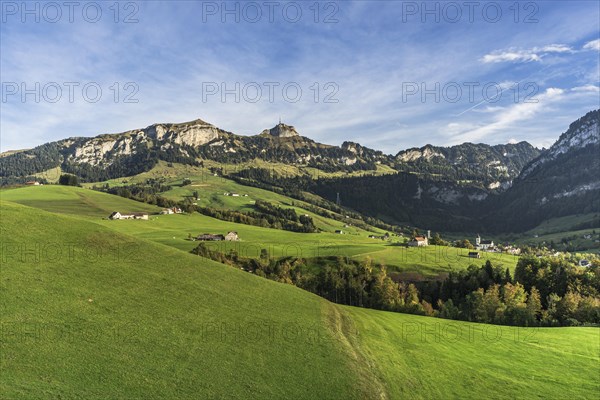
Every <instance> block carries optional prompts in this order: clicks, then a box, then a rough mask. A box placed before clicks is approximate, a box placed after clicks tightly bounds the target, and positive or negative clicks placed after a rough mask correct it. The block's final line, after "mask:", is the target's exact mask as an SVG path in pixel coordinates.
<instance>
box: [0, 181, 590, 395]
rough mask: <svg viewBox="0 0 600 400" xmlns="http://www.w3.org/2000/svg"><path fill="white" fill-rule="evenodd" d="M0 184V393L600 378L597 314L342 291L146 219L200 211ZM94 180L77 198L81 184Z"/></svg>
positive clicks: (548, 390) (400, 390)
mask: <svg viewBox="0 0 600 400" xmlns="http://www.w3.org/2000/svg"><path fill="white" fill-rule="evenodd" d="M38 189H41V190H38ZM0 194H1V198H2V199H1V201H0V210H1V221H2V223H1V228H0V229H1V230H0V234H1V237H2V247H1V250H2V254H1V258H2V271H1V273H0V293H1V301H0V324H1V327H2V330H1V331H0V335H1V336H0V345H1V347H0V361H1V367H2V368H1V373H0V392H1V393H2V395H3V398H7V399H15V398H19V399H20V398H24V399H57V398H62V399H72V398H85V399H107V398H111V399H184V398H211V399H220V398H222V399H226V398H227V399H229V398H239V399H246V398H261V399H262V398H264V399H270V398H273V399H279V398H293V399H315V398H319V399H403V398H416V399H431V398H436V399H438V398H444V399H446V398H448V399H449V398H457V399H458V398H460V399H467V398H472V399H480V398H486V399H504V398H523V399H525V398H527V399H529V398H540V399H548V398H582V399H583V398H590V399H591V398H597V394H598V392H599V391H600V385H599V381H598V379H597V378H598V375H599V374H600V355H599V353H600V330H599V329H598V328H511V327H500V326H494V325H481V324H473V323H465V322H459V321H450V320H442V319H435V318H428V317H419V316H413V315H404V314H398V313H389V312H382V311H375V310H369V309H360V308H353V307H346V306H339V305H336V304H332V303H330V302H328V301H326V300H324V299H321V298H319V297H317V296H315V295H313V294H311V293H308V292H305V291H303V290H300V289H298V288H296V287H294V286H291V285H285V284H281V283H277V282H273V281H269V280H266V279H262V278H259V277H256V276H254V275H251V274H248V273H246V272H243V271H239V270H237V269H235V268H231V267H226V266H224V265H222V264H218V263H214V262H211V261H208V260H206V259H203V258H200V257H196V256H193V255H191V254H188V253H186V252H183V251H180V249H177V248H175V247H174V246H171V245H168V243H160V241H159V240H155V238H153V235H152V234H150V233H147V235H142V234H141V233H142V232H144V231H147V232H151V231H152V230H151V228H150V227H152V226H153V225H152V223H153V222H154V221H158V222H157V223H159V224H160V223H162V222H160V221H161V218H162V220H166V219H167V217H174V218H173V220H177V219H179V220H180V222H178V224H179V223H182V222H181V221H184V220H186V219H188V220H191V221H195V217H194V218H192V217H191V216H182V215H175V216H165V217H164V218H163V217H159V219H158V220H154V221H152V220H151V221H106V220H102V219H101V218H102V217H103V216H105V214H106V212H105V211H106V210H105V209H104V206H103V205H102V204H103V203H104V201H107V202H108V201H113V202H114V203H111V204H109V205H107V206H106V207H107V209H111V210H112V208H114V207H121V208H123V209H125V208H126V207H133V206H134V205H135V204H137V203H135V202H130V201H129V200H126V199H120V198H112V197H113V196H109V195H105V194H102V193H95V192H92V191H89V190H87V189H75V188H56V187H50V186H47V187H41V188H40V187H31V188H24V189H15V190H8V191H2V192H0ZM88 194H89V196H90V198H89V199H87V200H86V201H87V202H89V204H90V206H89V207H90V209H89V212H85V211H84V210H85V208H86V206H85V205H84V204H81V205H79V206H77V201H75V199H77V198H79V199H81V198H82V197H83V198H86V197H87V196H88ZM108 197H111V199H110V200H109V199H108ZM9 198H10V199H11V200H9ZM60 199H65V200H68V199H70V201H72V202H73V203H71V205H72V206H73V207H74V208H72V209H71V210H70V211H68V210H66V208H64V207H60V206H59V205H58V203H60V202H61V200H60ZM16 200H19V203H26V202H28V203H29V204H28V205H24V204H17V203H16V202H15V201H16ZM26 200H27V201H26ZM93 204H96V205H95V206H92V205H93ZM142 206H143V205H140V207H142ZM78 207H79V208H78ZM132 211H135V210H132ZM148 211H151V210H148ZM200 217H201V216H199V218H200ZM198 221H202V219H198ZM113 222H114V223H113ZM129 222H131V224H127V223H129ZM205 223H206V224H208V222H206V221H205ZM164 224H165V226H168V223H164ZM215 226H216V225H215ZM123 227H126V228H123ZM204 227H205V226H201V228H204ZM161 229H162V228H160V227H159V228H156V230H157V231H160V230H161ZM261 233H262V234H266V231H265V232H263V231H257V233H256V234H257V236H258V235H260V234H261ZM276 233H280V232H279V231H277V232H275V233H274V235H275V234H276ZM155 234H157V233H156V232H155ZM248 235H250V231H248ZM348 236H350V235H348ZM340 240H342V239H340Z"/></svg>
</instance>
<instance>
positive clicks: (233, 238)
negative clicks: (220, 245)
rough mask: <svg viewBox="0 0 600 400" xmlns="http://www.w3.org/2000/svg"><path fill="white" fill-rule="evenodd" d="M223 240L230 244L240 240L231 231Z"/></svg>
mask: <svg viewBox="0 0 600 400" xmlns="http://www.w3.org/2000/svg"><path fill="white" fill-rule="evenodd" d="M225 240H227V241H230V242H237V241H238V240H240V237H239V236H238V234H237V232H233V231H232V232H229V233H227V235H225Z"/></svg>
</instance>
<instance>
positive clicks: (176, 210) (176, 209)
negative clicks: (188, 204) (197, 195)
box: [160, 207, 181, 215]
mask: <svg viewBox="0 0 600 400" xmlns="http://www.w3.org/2000/svg"><path fill="white" fill-rule="evenodd" d="M160 213H161V214H163V215H171V214H181V208H179V207H172V208H165V209H163V210H162V211H161V212H160Z"/></svg>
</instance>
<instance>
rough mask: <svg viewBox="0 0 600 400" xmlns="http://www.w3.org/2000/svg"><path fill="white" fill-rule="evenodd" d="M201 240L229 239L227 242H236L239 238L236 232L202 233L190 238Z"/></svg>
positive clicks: (217, 240) (216, 240)
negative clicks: (224, 233)
mask: <svg viewBox="0 0 600 400" xmlns="http://www.w3.org/2000/svg"><path fill="white" fill-rule="evenodd" d="M196 240H199V241H202V242H219V241H223V240H225V241H229V242H237V241H238V240H240V237H239V236H238V234H237V232H233V231H231V232H228V233H227V235H222V234H213V233H203V234H202V235H198V236H196V237H195V238H192V241H196Z"/></svg>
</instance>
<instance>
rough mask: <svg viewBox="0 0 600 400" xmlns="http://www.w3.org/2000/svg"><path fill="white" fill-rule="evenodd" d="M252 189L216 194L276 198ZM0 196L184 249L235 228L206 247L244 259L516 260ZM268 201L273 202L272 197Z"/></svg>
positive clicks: (133, 206) (426, 271)
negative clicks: (128, 215)
mask: <svg viewBox="0 0 600 400" xmlns="http://www.w3.org/2000/svg"><path fill="white" fill-rule="evenodd" d="M219 179H220V178H219ZM227 182H230V181H227ZM249 189H253V188H249ZM256 190H257V193H253V194H252V196H249V197H243V196H241V197H230V196H223V195H221V196H222V197H224V198H227V199H228V200H230V201H231V202H238V207H239V208H242V207H243V204H244V203H245V204H250V202H252V201H254V200H255V199H262V200H269V199H266V198H265V197H264V196H262V195H263V193H262V192H265V193H271V194H272V195H273V196H279V195H277V194H275V193H272V192H267V191H264V190H260V189H256ZM258 191H260V192H258ZM259 196H261V197H259ZM0 197H1V198H2V199H4V200H8V201H14V202H17V203H20V204H24V205H28V206H32V207H37V208H41V209H43V210H46V211H50V212H56V213H63V214H69V215H74V216H78V217H82V218H86V219H88V220H90V221H93V222H95V223H98V224H101V225H104V226H106V227H109V228H111V229H114V230H116V231H118V232H121V233H124V234H129V235H134V236H136V237H139V238H144V239H147V240H151V241H154V242H157V243H160V244H165V245H168V246H171V247H175V248H177V249H179V250H183V251H185V252H189V251H191V250H192V249H193V248H194V247H196V246H197V244H198V242H193V241H191V240H189V236H190V235H191V236H194V237H195V236H197V235H199V234H201V233H227V232H229V231H236V232H238V234H239V237H240V239H241V240H240V241H239V242H214V243H209V244H208V245H209V246H211V247H212V248H214V249H218V250H219V251H222V252H228V251H229V250H230V249H234V250H236V251H237V252H238V253H239V254H240V255H242V256H245V257H258V256H259V255H260V252H261V249H263V248H264V249H267V250H268V251H269V255H270V256H271V257H275V258H279V257H287V256H292V257H303V258H313V257H322V256H341V257H350V258H355V259H358V260H364V259H366V258H367V257H369V258H371V259H372V260H374V261H375V262H376V263H380V264H383V265H386V266H387V267H388V269H389V270H390V271H391V272H396V273H417V274H421V275H424V276H435V275H438V274H440V273H447V272H449V271H451V270H456V269H462V268H466V267H468V266H469V265H470V264H482V263H483V262H485V259H486V258H488V259H490V260H491V261H492V262H493V263H494V264H498V265H500V264H501V265H502V266H504V267H506V268H509V269H511V270H513V269H514V267H515V265H516V261H517V258H516V257H514V256H511V255H506V254H496V253H482V255H483V258H482V259H480V260H477V259H472V258H469V257H468V250H466V249H458V248H453V247H443V246H428V247H425V248H406V247H404V246H400V245H399V243H398V242H399V240H400V238H397V237H393V238H392V241H390V242H388V241H383V240H380V239H370V238H369V237H368V236H369V235H371V234H373V232H371V231H366V230H363V229H360V228H358V227H344V224H343V223H342V222H340V221H336V220H332V219H329V218H324V217H321V216H316V215H315V216H314V219H315V223H316V224H317V226H319V228H321V229H323V230H324V232H319V233H296V232H289V231H284V230H276V229H270V228H262V227H256V226H250V225H245V224H236V223H232V222H225V221H221V220H218V219H214V218H211V217H207V216H204V215H201V214H198V213H195V214H191V215H183V214H180V215H151V216H150V219H149V220H148V221H130V220H125V221H112V220H107V217H108V215H110V213H111V212H113V211H120V212H135V211H146V212H150V213H153V212H154V213H157V212H159V211H160V209H159V208H157V207H154V206H151V205H147V204H144V203H140V202H136V201H132V200H129V199H125V198H121V197H118V196H113V195H109V194H105V193H101V192H97V191H93V190H90V189H81V188H73V187H65V186H57V185H44V186H32V187H24V188H18V189H11V190H3V191H0ZM279 197H280V198H279V199H278V203H277V204H280V205H281V206H282V207H283V206H285V204H286V202H288V204H289V202H291V200H289V199H288V198H286V197H284V196H279ZM270 200H271V201H273V198H271V199H270ZM299 210H301V211H299V212H303V211H304V212H306V211H305V210H303V209H299ZM306 213H308V212H306ZM335 230H342V231H344V232H345V234H342V235H340V234H336V233H334V232H335ZM373 230H374V231H379V232H378V234H381V232H382V231H381V230H378V229H376V228H373Z"/></svg>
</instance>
